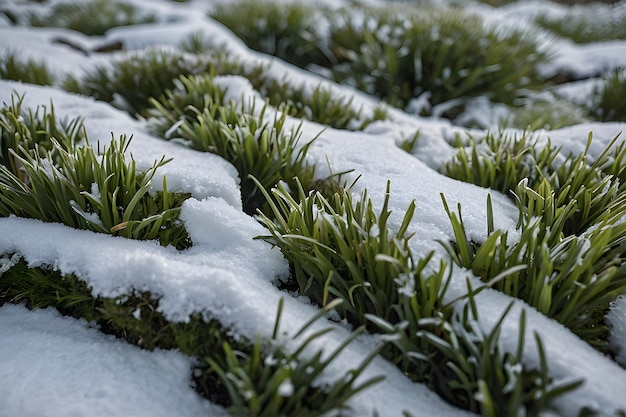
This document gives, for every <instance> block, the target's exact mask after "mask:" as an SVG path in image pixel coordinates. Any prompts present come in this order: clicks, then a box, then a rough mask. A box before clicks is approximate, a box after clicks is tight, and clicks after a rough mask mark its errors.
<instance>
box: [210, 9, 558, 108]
mask: <svg viewBox="0 0 626 417" xmlns="http://www.w3.org/2000/svg"><path fill="white" fill-rule="evenodd" d="M307 10H308V8H307V6H304V5H300V4H298V5H285V4H281V5H278V4H274V3H271V2H251V1H247V2H242V3H238V4H236V5H234V6H233V5H224V6H221V7H219V8H217V9H216V11H215V12H214V13H213V15H212V17H213V18H215V19H217V20H219V21H220V22H222V23H223V24H224V25H226V26H227V27H229V28H230V29H231V30H233V31H234V32H235V33H236V34H237V35H238V36H240V37H241V38H242V39H243V40H244V41H245V42H246V43H247V44H248V45H249V46H250V47H251V48H253V49H256V50H259V51H262V52H265V53H268V54H272V55H276V56H278V57H280V58H282V59H284V60H286V61H288V62H290V63H293V64H295V65H298V66H300V67H304V68H307V67H308V68H310V69H316V70H319V71H321V72H324V73H325V74H328V75H329V76H330V77H331V78H333V79H334V80H335V81H338V82H341V83H347V84H350V85H354V86H356V87H357V88H359V89H361V90H363V91H365V92H367V93H369V94H371V95H374V96H377V97H380V98H382V99H385V100H387V101H388V102H389V103H391V104H393V105H396V106H399V107H406V106H408V105H409V104H410V102H411V100H413V99H416V98H417V97H419V96H421V95H423V94H426V95H427V96H428V97H429V99H430V102H431V104H432V105H436V104H440V103H443V102H447V101H450V100H454V99H460V98H462V97H465V96H477V95H484V96H487V97H489V98H490V99H492V100H494V101H499V102H505V103H510V102H512V100H514V99H515V98H516V97H518V96H520V95H524V94H525V90H527V89H530V88H534V87H535V86H537V85H538V84H539V82H540V81H541V80H540V77H539V75H538V72H537V67H538V65H539V64H541V63H543V62H545V61H546V60H547V55H546V53H545V52H542V51H540V50H539V47H538V44H537V42H536V41H535V40H534V38H533V37H532V36H531V35H528V34H525V33H522V32H503V31H499V30H496V29H493V28H488V27H486V26H485V25H484V24H483V22H482V21H481V20H480V19H479V18H478V17H477V16H473V15H468V14H465V13H464V12H463V11H459V10H455V9H447V10H445V11H439V10H437V9H430V8H424V7H413V8H409V9H407V7H402V9H400V8H394V7H387V8H385V9H375V8H359V9H357V10H353V9H343V10H339V11H337V10H333V11H328V10H324V9H320V10H317V11H316V12H315V13H312V12H310V11H307ZM277 16H282V17H283V18H277ZM314 17H315V18H316V19H317V22H319V23H318V24H317V25H313V24H312V23H311V19H313V18H314ZM320 68H321V70H320Z"/></svg>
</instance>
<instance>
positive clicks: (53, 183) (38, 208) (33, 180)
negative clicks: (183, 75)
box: [0, 99, 191, 249]
mask: <svg viewBox="0 0 626 417" xmlns="http://www.w3.org/2000/svg"><path fill="white" fill-rule="evenodd" d="M20 105H21V99H20V101H17V102H15V101H14V103H13V106H12V107H5V108H3V109H2V112H1V113H0V114H1V118H0V128H2V148H1V149H2V152H3V154H2V160H1V161H2V165H0V188H1V189H2V194H1V195H0V216H3V217H6V216H9V215H16V216H20V217H28V218H34V219H39V220H43V221H50V222H60V223H64V224H66V225H68V226H71V227H75V228H79V229H87V230H92V231H96V232H101V233H111V234H116V235H119V236H124V237H128V238H133V239H149V240H151V239H159V241H160V242H161V244H162V245H164V246H167V245H173V246H176V247H178V248H179V249H182V248H185V247H188V246H190V244H191V242H190V240H189V237H188V235H187V232H186V230H185V228H184V226H183V224H182V222H180V221H179V220H178V214H179V212H180V206H181V204H182V202H183V201H184V200H185V199H186V198H188V197H189V196H188V195H186V194H184V195H183V194H173V193H170V192H169V191H168V190H167V183H166V180H165V177H163V180H162V181H163V191H162V192H159V193H157V194H156V195H155V194H152V192H151V187H152V180H153V178H154V177H155V175H156V171H157V169H158V168H159V167H161V166H163V165H164V164H166V163H167V162H168V161H167V160H165V158H162V159H161V160H160V161H155V163H154V164H153V166H152V167H150V168H149V169H148V170H147V171H144V172H139V171H137V170H136V168H135V162H134V160H133V159H132V157H131V158H130V161H128V160H127V157H126V156H125V152H126V151H127V148H128V145H129V143H130V141H129V140H127V139H126V137H125V136H122V137H121V138H120V139H119V140H112V142H111V144H110V145H109V146H108V147H106V148H105V149H104V150H103V151H102V152H100V151H96V150H95V149H94V148H93V147H91V146H90V145H89V144H88V143H86V144H84V145H77V144H75V142H74V141H75V139H76V138H77V137H78V136H82V135H84V130H83V129H82V125H81V124H80V122H79V121H76V120H75V121H72V122H70V123H66V124H65V125H66V126H69V127H70V128H69V132H68V129H67V128H64V127H61V128H57V127H55V128H53V129H51V131H44V130H38V131H36V135H39V137H37V136H36V135H33V128H34V127H44V128H45V127H46V124H47V125H50V124H51V123H54V121H55V116H54V113H53V111H51V112H50V113H47V112H46V110H44V112H43V116H41V117H42V118H41V119H38V120H37V122H35V119H37V116H38V110H36V111H35V112H32V111H31V112H30V113H29V117H28V119H26V120H29V122H28V123H24V122H22V121H21V118H22V117H21V116H22V112H21V108H20ZM55 131H56V132H58V131H61V132H62V134H61V135H60V136H59V139H58V140H57V139H56V138H55V137H53V136H52V134H53V133H54V132H55ZM84 139H85V140H86V137H84Z"/></svg>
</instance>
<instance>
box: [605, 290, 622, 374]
mask: <svg viewBox="0 0 626 417" xmlns="http://www.w3.org/2000/svg"><path fill="white" fill-rule="evenodd" d="M606 318H607V320H608V321H609V323H610V325H611V327H612V330H613V331H612V340H611V343H612V344H613V347H615V349H616V350H617V361H618V362H619V363H620V364H621V365H622V366H626V296H625V295H623V296H621V297H618V298H617V300H615V301H614V302H613V303H612V304H611V311H609V313H608V314H607V315H606Z"/></svg>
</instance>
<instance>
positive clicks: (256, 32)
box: [211, 0, 332, 68]
mask: <svg viewBox="0 0 626 417" xmlns="http://www.w3.org/2000/svg"><path fill="white" fill-rule="evenodd" d="M211 17H212V18H213V19H215V20H217V21H218V22H220V23H222V24H223V25H224V26H226V27H228V28H229V29H230V30H231V31H233V32H234V33H235V34H236V35H237V36H238V37H240V38H241V39H243V41H244V42H245V43H246V44H247V45H248V47H250V48H252V49H255V50H257V51H262V52H265V53H267V54H270V55H274V56H277V57H279V58H282V59H284V60H286V61H288V62H290V63H292V64H294V65H297V66H299V67H301V68H306V67H307V66H309V65H310V64H317V65H322V66H328V65H329V63H330V62H331V61H329V60H330V59H332V57H331V56H330V55H329V53H328V51H325V45H324V44H323V42H322V40H321V39H320V35H319V34H318V30H317V27H318V25H319V22H320V18H322V16H320V10H319V8H314V7H312V6H307V5H304V4H301V3H300V4H295V3H292V4H280V3H277V2H273V1H267V0H264V1H250V0H248V1H242V2H238V3H235V4H226V3H225V4H223V5H218V6H217V7H216V8H215V9H214V10H213V11H212V12H211Z"/></svg>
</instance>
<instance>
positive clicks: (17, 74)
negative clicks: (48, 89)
mask: <svg viewBox="0 0 626 417" xmlns="http://www.w3.org/2000/svg"><path fill="white" fill-rule="evenodd" d="M0 79H3V80H14V81H21V82H23V83H29V84H38V85H52V84H54V82H55V77H54V76H53V75H52V73H51V72H50V71H49V70H48V67H47V66H46V65H45V64H43V63H40V62H37V61H35V60H32V59H28V60H24V59H21V58H20V57H19V54H18V53H17V52H15V51H11V50H7V51H5V52H4V53H3V54H2V55H0Z"/></svg>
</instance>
